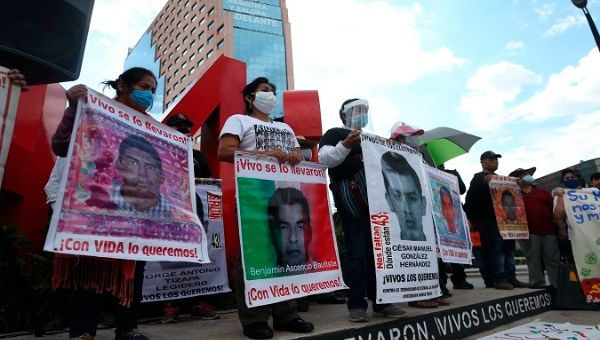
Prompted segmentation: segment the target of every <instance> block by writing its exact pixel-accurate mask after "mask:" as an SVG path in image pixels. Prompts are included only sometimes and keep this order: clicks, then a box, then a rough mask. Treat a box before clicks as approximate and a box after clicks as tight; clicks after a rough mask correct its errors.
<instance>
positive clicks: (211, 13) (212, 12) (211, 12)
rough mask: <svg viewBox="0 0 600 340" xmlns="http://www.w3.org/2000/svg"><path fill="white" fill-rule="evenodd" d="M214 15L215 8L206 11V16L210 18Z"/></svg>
mask: <svg viewBox="0 0 600 340" xmlns="http://www.w3.org/2000/svg"><path fill="white" fill-rule="evenodd" d="M214 13H215V8H214V7H213V8H211V9H210V11H208V15H209V16H211V15H213V14H214Z"/></svg>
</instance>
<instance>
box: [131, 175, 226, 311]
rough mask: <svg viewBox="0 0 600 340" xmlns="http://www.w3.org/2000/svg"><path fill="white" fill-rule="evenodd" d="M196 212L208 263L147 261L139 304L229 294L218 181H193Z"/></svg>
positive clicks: (221, 202)
mask: <svg viewBox="0 0 600 340" xmlns="http://www.w3.org/2000/svg"><path fill="white" fill-rule="evenodd" d="M196 200H197V201H196V202H197V204H196V209H197V211H198V216H199V218H200V220H201V221H202V225H203V226H204V228H205V232H206V236H207V240H208V258H209V259H210V263H205V264H196V263H190V262H167V261H161V262H148V263H146V267H145V271H144V285H143V288H142V302H154V301H164V300H175V299H183V298H188V297H193V296H200V295H212V294H220V293H226V292H230V291H231V289H230V288H229V281H228V279H227V262H226V254H225V232H224V228H223V208H222V207H223V194H222V191H221V180H219V179H196Z"/></svg>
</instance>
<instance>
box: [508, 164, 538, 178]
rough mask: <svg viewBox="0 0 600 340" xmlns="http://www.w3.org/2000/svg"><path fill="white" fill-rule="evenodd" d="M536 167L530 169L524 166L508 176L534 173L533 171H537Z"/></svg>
mask: <svg viewBox="0 0 600 340" xmlns="http://www.w3.org/2000/svg"><path fill="white" fill-rule="evenodd" d="M535 170H536V168H535V166H534V167H532V168H529V169H523V168H517V169H515V170H513V171H512V172H511V173H510V174H508V176H510V177H522V176H525V175H533V173H534V172H535Z"/></svg>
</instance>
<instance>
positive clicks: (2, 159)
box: [0, 66, 21, 184]
mask: <svg viewBox="0 0 600 340" xmlns="http://www.w3.org/2000/svg"><path fill="white" fill-rule="evenodd" d="M20 97H21V87H20V86H16V85H15V84H13V83H12V81H10V80H9V79H8V69H7V68H5V67H2V66H0V103H2V104H0V184H2V179H3V178H4V168H5V166H6V159H7V158H8V151H9V150H10V144H11V141H12V136H13V130H14V127H15V117H16V115H17V107H18V106H19V98H20Z"/></svg>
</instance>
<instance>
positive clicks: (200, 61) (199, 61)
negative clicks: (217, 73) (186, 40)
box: [198, 58, 204, 66]
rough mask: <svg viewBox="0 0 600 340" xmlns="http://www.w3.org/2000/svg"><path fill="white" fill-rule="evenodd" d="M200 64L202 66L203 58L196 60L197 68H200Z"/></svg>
mask: <svg viewBox="0 0 600 340" xmlns="http://www.w3.org/2000/svg"><path fill="white" fill-rule="evenodd" d="M202 64H204V58H202V59H200V60H198V66H200V65H202Z"/></svg>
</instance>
